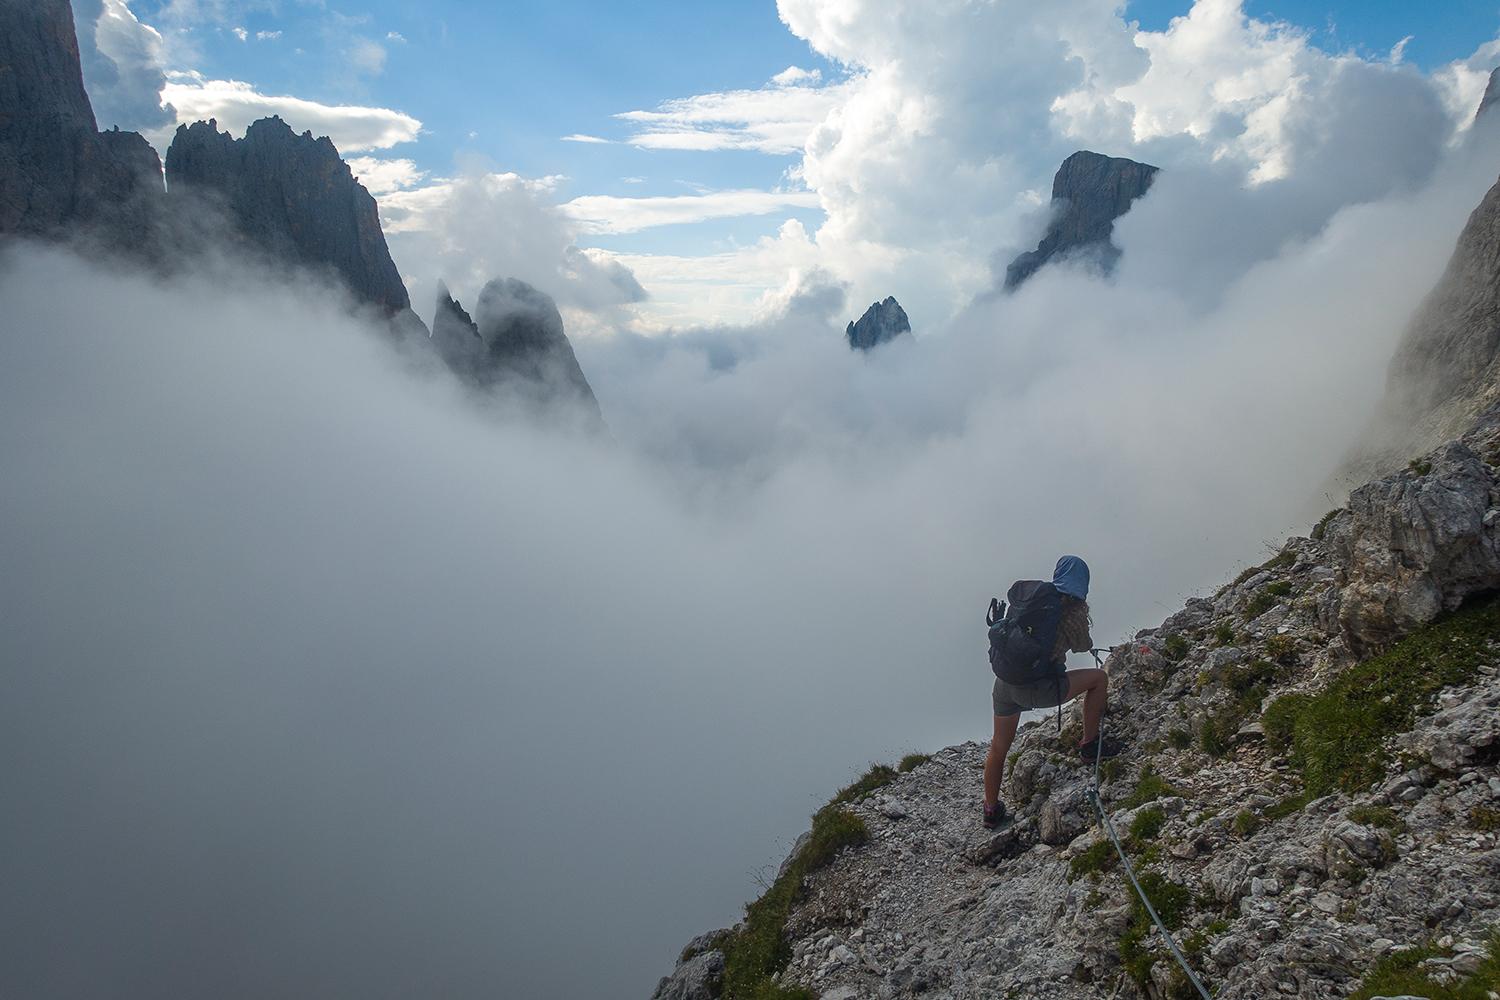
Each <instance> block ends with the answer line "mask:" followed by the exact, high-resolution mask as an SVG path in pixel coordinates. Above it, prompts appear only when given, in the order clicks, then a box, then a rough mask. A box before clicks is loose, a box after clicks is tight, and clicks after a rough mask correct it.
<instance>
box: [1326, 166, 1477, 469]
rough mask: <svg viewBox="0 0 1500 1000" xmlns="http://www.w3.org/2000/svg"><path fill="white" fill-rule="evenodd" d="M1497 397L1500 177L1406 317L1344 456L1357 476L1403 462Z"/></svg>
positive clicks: (1455, 429)
mask: <svg viewBox="0 0 1500 1000" xmlns="http://www.w3.org/2000/svg"><path fill="white" fill-rule="evenodd" d="M1497 399H1500V182H1497V183H1496V184H1495V186H1494V187H1491V188H1490V190H1489V192H1488V193H1487V194H1486V195H1485V196H1484V200H1483V201H1481V202H1480V203H1479V207H1478V208H1476V209H1474V211H1473V213H1472V214H1470V216H1469V221H1468V223H1467V224H1466V225H1465V226H1464V228H1463V232H1462V233H1460V234H1459V237H1458V245H1457V246H1456V247H1455V248H1454V250H1453V256H1452V257H1451V258H1449V260H1448V267H1447V270H1445V271H1444V272H1443V276H1442V277H1441V278H1440V279H1438V283H1437V284H1436V285H1435V286H1433V289H1432V291H1430V292H1428V293H1427V297H1426V298H1425V299H1423V300H1422V304H1421V305H1419V306H1418V307H1417V310H1416V312H1414V313H1413V314H1412V317H1411V320H1410V321H1409V322H1408V323H1407V327H1406V330H1405V332H1403V333H1402V335H1401V341H1400V343H1399V344H1397V346H1396V353H1395V355H1394V356H1393V357H1392V358H1391V364H1390V369H1389V371H1388V373H1387V376H1386V390H1385V397H1384V398H1383V399H1382V400H1381V402H1380V406H1379V407H1378V408H1377V410H1376V412H1375V416H1374V417H1372V418H1371V420H1370V423H1369V424H1368V425H1367V426H1366V427H1365V430H1364V432H1363V433H1362V434H1361V436H1360V440H1359V441H1358V442H1357V443H1356V444H1355V446H1354V447H1353V449H1351V451H1350V453H1349V456H1348V457H1347V458H1346V459H1345V460H1344V472H1345V474H1346V475H1350V476H1353V477H1356V478H1357V479H1358V481H1361V482H1363V481H1364V480H1365V479H1367V478H1370V477H1371V476H1375V475H1383V474H1385V473H1386V472H1389V471H1391V470H1393V469H1397V468H1400V467H1402V466H1404V465H1405V464H1406V462H1407V460H1408V459H1410V458H1413V457H1414V456H1416V455H1420V454H1422V453H1423V452H1425V451H1428V450H1429V449H1431V448H1433V447H1435V446H1436V445H1437V444H1438V443H1440V442H1442V441H1446V440H1448V439H1450V438H1452V437H1454V436H1455V435H1456V434H1457V433H1458V432H1459V431H1460V430H1462V429H1463V428H1464V427H1466V426H1468V425H1469V424H1471V423H1472V422H1473V421H1474V420H1475V419H1477V418H1478V416H1479V415H1480V414H1481V413H1483V412H1484V411H1485V410H1486V409H1487V408H1488V407H1489V406H1490V405H1491V404H1493V403H1494V402H1495V401H1496V400H1497Z"/></svg>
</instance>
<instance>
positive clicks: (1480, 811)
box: [1469, 806, 1500, 832]
mask: <svg viewBox="0 0 1500 1000" xmlns="http://www.w3.org/2000/svg"><path fill="white" fill-rule="evenodd" d="M1469 826H1471V827H1473V828H1474V829H1475V830H1483V831H1486V832H1488V831H1490V830H1500V812H1496V811H1495V810H1494V809H1489V808H1486V807H1485V806H1475V807H1474V808H1473V809H1470V810H1469Z"/></svg>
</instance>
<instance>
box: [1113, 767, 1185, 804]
mask: <svg viewBox="0 0 1500 1000" xmlns="http://www.w3.org/2000/svg"><path fill="white" fill-rule="evenodd" d="M1181 794H1182V793H1181V792H1179V791H1178V790H1177V789H1175V788H1173V787H1172V786H1171V785H1169V784H1167V782H1166V779H1165V778H1163V777H1162V776H1161V775H1159V774H1157V773H1156V768H1154V767H1152V766H1151V765H1150V764H1147V765H1146V766H1144V767H1142V768H1141V776H1140V778H1139V779H1138V780H1137V781H1136V784H1135V791H1134V792H1133V793H1131V795H1130V797H1129V798H1127V799H1126V800H1125V801H1124V802H1123V803H1121V805H1123V806H1124V807H1125V808H1126V809H1134V808H1135V807H1136V806H1143V805H1145V804H1146V803H1147V802H1155V801H1156V800H1157V799H1164V798H1167V797H1169V796H1172V795H1181Z"/></svg>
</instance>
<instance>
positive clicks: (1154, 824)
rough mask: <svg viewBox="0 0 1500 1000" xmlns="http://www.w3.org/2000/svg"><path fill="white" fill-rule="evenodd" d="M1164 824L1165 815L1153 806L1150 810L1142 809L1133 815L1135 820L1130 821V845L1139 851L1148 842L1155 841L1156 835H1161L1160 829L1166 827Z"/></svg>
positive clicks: (1165, 820)
mask: <svg viewBox="0 0 1500 1000" xmlns="http://www.w3.org/2000/svg"><path fill="white" fill-rule="evenodd" d="M1166 822H1167V816H1166V814H1165V813H1163V812H1162V811H1161V810H1160V809H1157V808H1156V807H1155V806H1152V807H1151V808H1150V809H1142V810H1141V811H1140V812H1138V813H1136V814H1135V819H1133V820H1131V821H1130V843H1131V845H1132V846H1134V847H1135V848H1136V849H1137V850H1139V849H1140V848H1142V847H1144V846H1145V845H1146V844H1147V843H1148V842H1150V841H1152V840H1155V839H1156V835H1157V834H1158V833H1161V828H1162V827H1163V826H1165V825H1166Z"/></svg>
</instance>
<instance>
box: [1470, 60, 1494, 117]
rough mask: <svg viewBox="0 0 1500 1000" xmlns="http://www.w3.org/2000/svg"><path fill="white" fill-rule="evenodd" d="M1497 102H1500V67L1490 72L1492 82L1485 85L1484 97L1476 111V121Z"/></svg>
mask: <svg viewBox="0 0 1500 1000" xmlns="http://www.w3.org/2000/svg"><path fill="white" fill-rule="evenodd" d="M1496 101H1500V66H1497V67H1495V68H1494V69H1492V70H1490V81H1489V83H1487V84H1485V87H1484V96H1483V97H1482V98H1480V99H1479V107H1478V108H1477V109H1476V110H1475V111H1474V117H1475V119H1476V120H1477V119H1478V118H1479V116H1480V115H1482V114H1484V113H1485V112H1486V111H1488V110H1489V109H1490V105H1492V104H1494V103H1495V102H1496Z"/></svg>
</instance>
